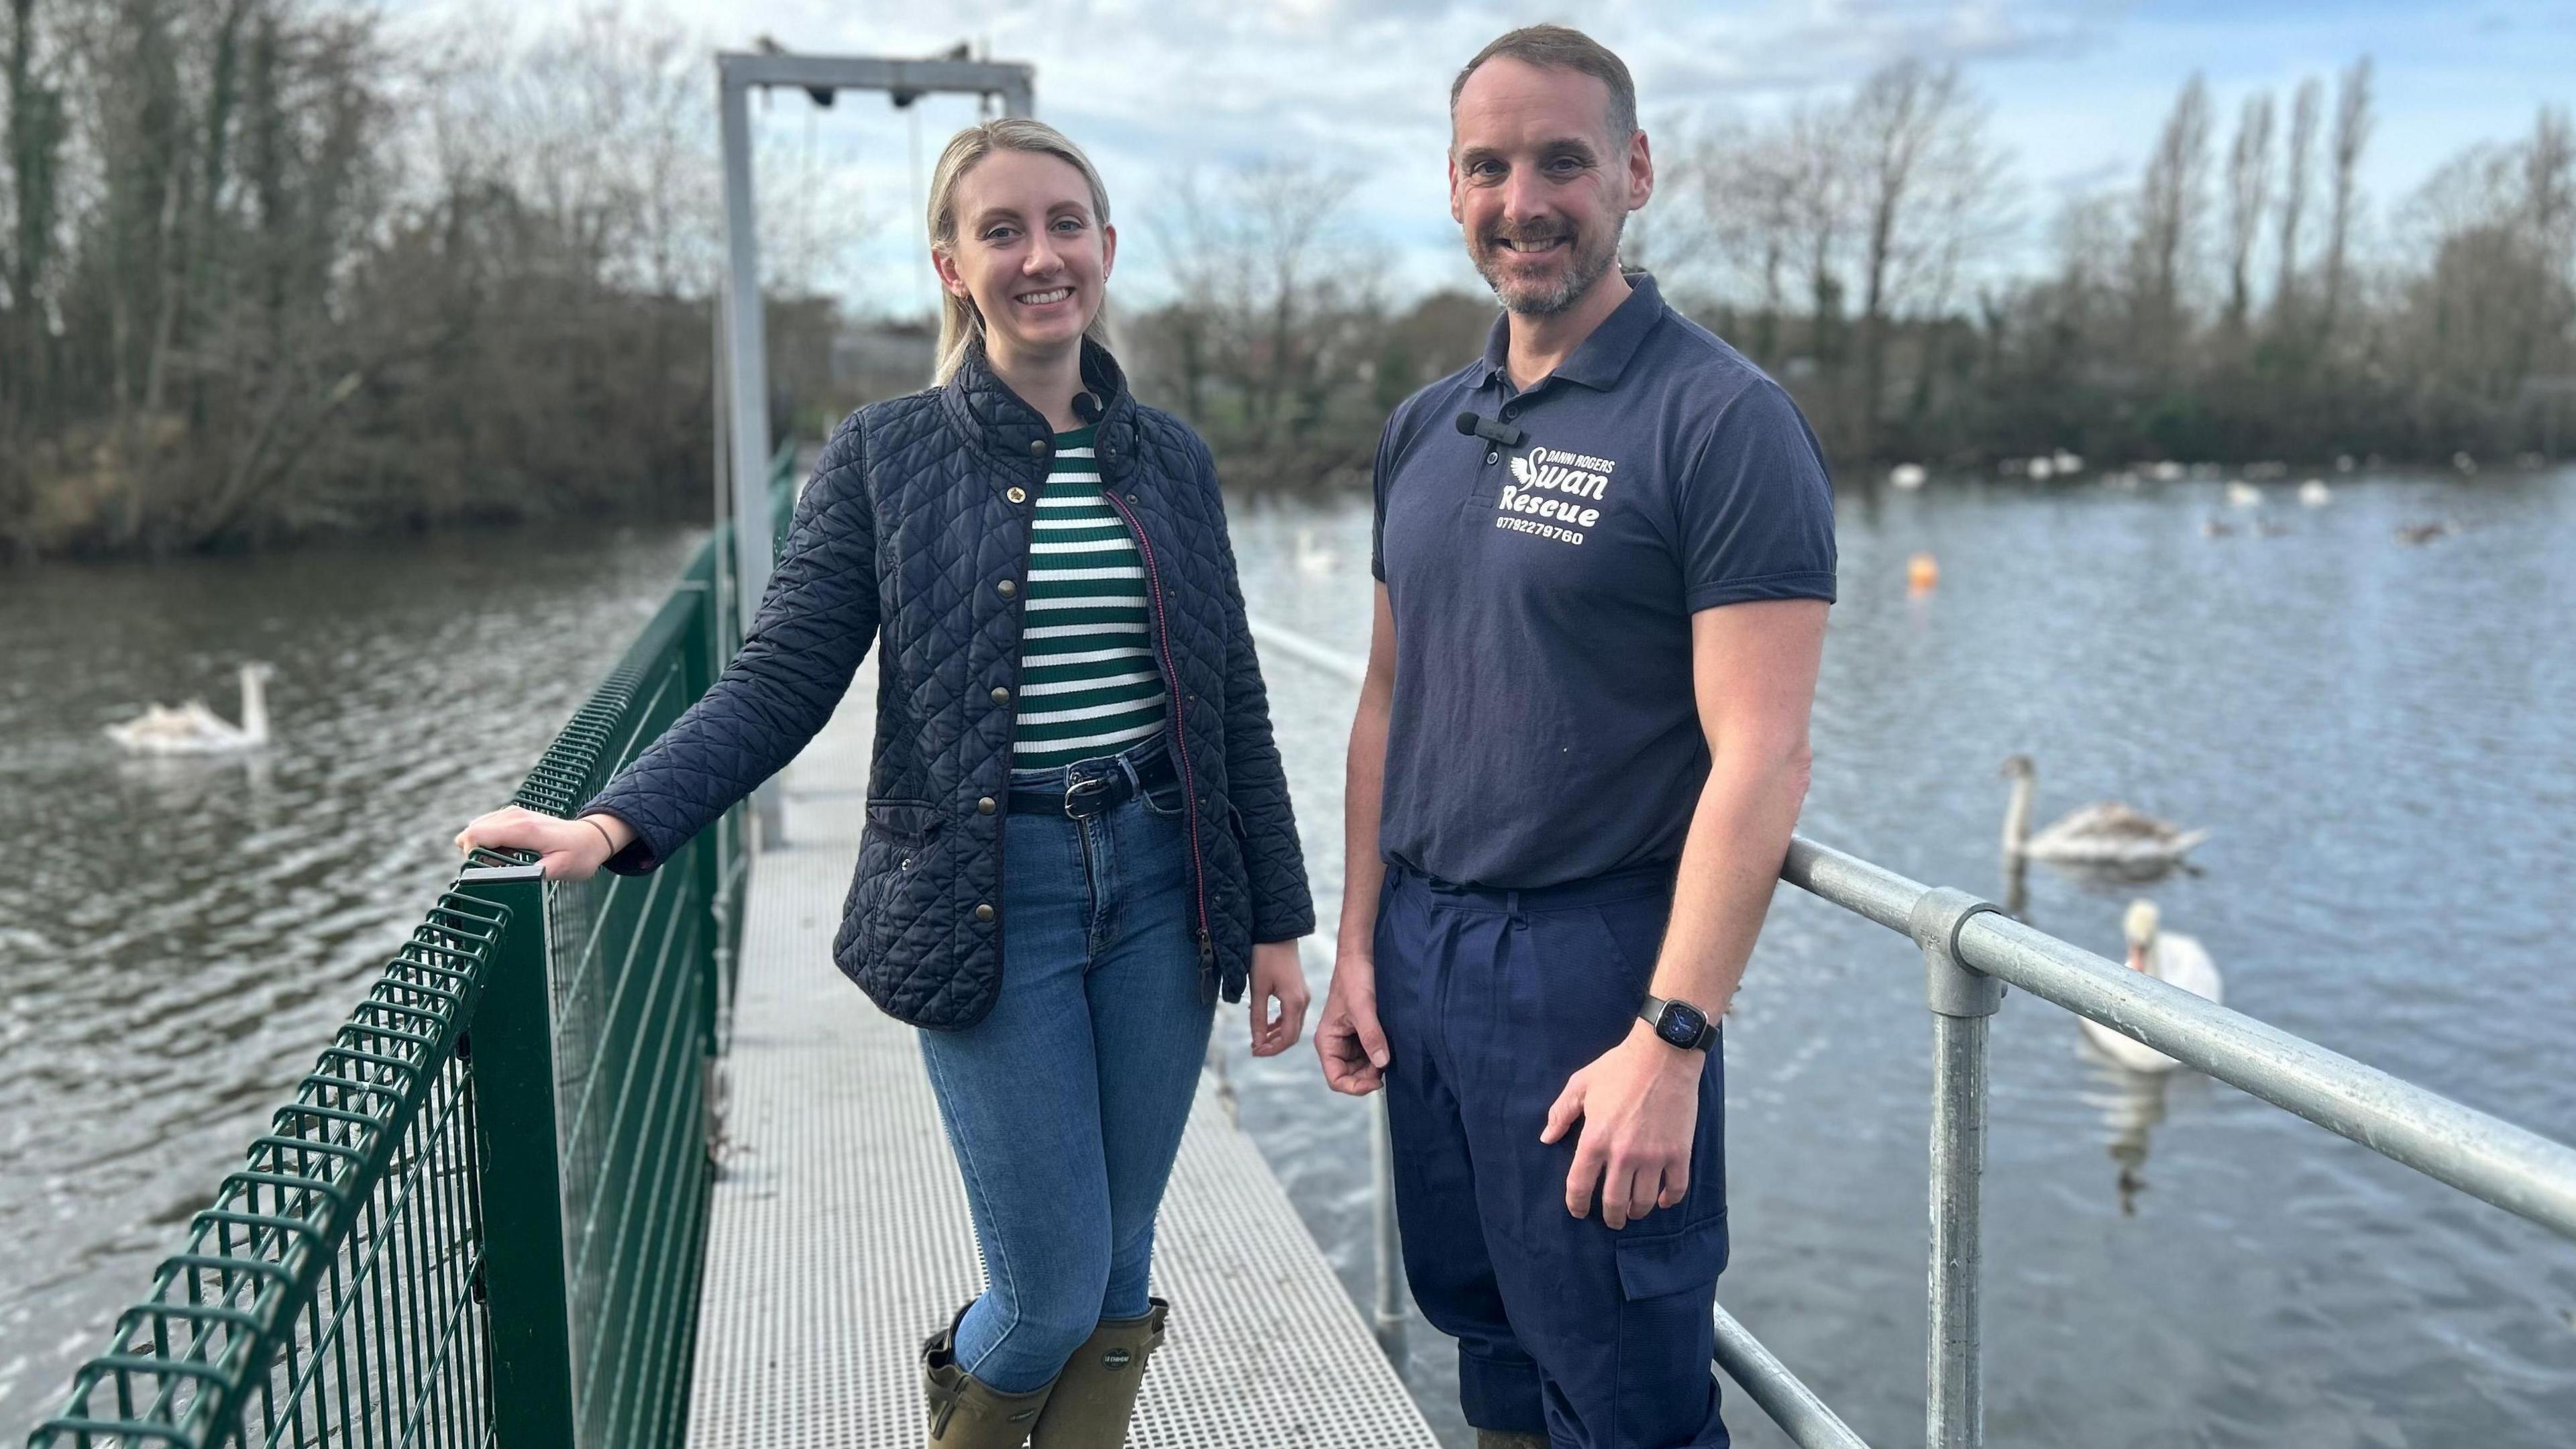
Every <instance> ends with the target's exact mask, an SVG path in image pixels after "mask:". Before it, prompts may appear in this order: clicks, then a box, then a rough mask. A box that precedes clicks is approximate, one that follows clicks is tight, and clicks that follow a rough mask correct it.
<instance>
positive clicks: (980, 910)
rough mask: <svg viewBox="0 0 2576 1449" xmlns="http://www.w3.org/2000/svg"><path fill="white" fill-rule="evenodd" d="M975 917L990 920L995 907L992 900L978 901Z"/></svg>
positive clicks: (980, 919)
mask: <svg viewBox="0 0 2576 1449" xmlns="http://www.w3.org/2000/svg"><path fill="white" fill-rule="evenodd" d="M975 919H976V920H979V921H989V920H991V919H993V907H992V905H991V903H990V902H979V903H977V905H976V907H975Z"/></svg>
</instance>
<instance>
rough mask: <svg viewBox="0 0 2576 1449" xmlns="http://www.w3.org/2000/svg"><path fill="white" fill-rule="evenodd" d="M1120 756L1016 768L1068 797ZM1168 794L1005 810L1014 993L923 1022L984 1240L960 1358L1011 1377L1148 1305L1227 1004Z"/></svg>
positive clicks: (1006, 911) (1013, 1384) (1177, 809)
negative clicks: (1160, 1230) (1201, 934)
mask: <svg viewBox="0 0 2576 1449" xmlns="http://www.w3.org/2000/svg"><path fill="white" fill-rule="evenodd" d="M1160 748H1161V745H1160V742H1159V741H1151V742H1148V744H1147V745H1146V746H1144V747H1142V748H1139V749H1131V750H1130V751H1128V753H1127V754H1126V755H1125V756H1121V757H1118V759H1122V760H1127V761H1129V762H1131V763H1132V762H1133V761H1134V760H1135V759H1138V758H1144V757H1147V756H1148V755H1149V752H1151V751H1155V750H1159V749H1160ZM1119 768H1121V766H1120V765H1119V764H1118V763H1117V761H1116V760H1100V761H1093V760H1079V761H1076V762H1074V763H1073V764H1071V765H1068V766H1064V767H1062V768H1060V769H1054V770H1014V771H1012V772H1011V783H1012V785H1013V786H1014V787H1015V788H1023V789H1025V788H1031V787H1035V788H1042V789H1052V790H1054V791H1057V792H1059V793H1060V792H1061V791H1062V790H1063V789H1064V785H1065V779H1066V775H1067V772H1068V771H1071V772H1080V773H1083V774H1088V775H1100V774H1105V773H1110V772H1114V771H1116V770H1117V769H1119ZM1160 793H1161V798H1159V799H1157V798H1151V797H1149V796H1147V795H1146V794H1144V793H1142V792H1140V793H1138V794H1136V795H1133V796H1131V797H1130V798H1129V799H1128V800H1126V801H1125V802H1124V803H1122V804H1120V805H1117V806H1115V807H1113V808H1111V809H1109V810H1106V811H1104V812H1102V813H1101V814H1099V815H1096V816H1093V817H1092V818H1090V819H1088V820H1079V821H1077V820H1071V819H1067V818H1064V817H1062V816H1048V815H1041V814H1012V815H1006V816H1005V817H1004V818H1003V823H1002V959H1003V971H1002V990H1001V997H1000V999H999V1000H998V1001H997V1002H996V1003H995V1004H994V1007H993V1011H992V1014H991V1015H989V1016H987V1017H985V1018H984V1019H983V1020H982V1021H980V1022H977V1023H976V1024H975V1025H974V1026H972V1027H969V1028H967V1029H966V1030H964V1031H955V1032H935V1031H925V1032H923V1033H921V1054H922V1057H923V1059H924V1060H925V1061H926V1062H927V1063H928V1064H929V1068H930V1084H931V1088H932V1090H933V1091H935V1092H936V1093H937V1094H938V1097H939V1114H940V1120H941V1121H942V1122H943V1123H944V1124H945V1125H946V1127H947V1129H948V1142H949V1145H950V1147H952V1148H953V1149H955V1151H956V1153H957V1167H958V1171H959V1172H960V1173H961V1174H962V1175H963V1176H964V1178H965V1180H966V1201H967V1205H968V1206H969V1207H970V1208H971V1209H972V1210H973V1212H974V1216H975V1238H976V1242H977V1243H978V1245H979V1246H981V1247H982V1249H983V1253H984V1271H985V1279H986V1287H985V1289H984V1293H983V1296H981V1297H979V1298H977V1299H976V1300H975V1303H974V1306H973V1307H971V1308H969V1309H968V1310H967V1312H966V1316H965V1319H964V1321H963V1322H961V1323H960V1324H959V1325H958V1328H957V1349H956V1351H957V1363H958V1365H959V1366H960V1367H961V1368H963V1369H965V1370H966V1371H967V1372H968V1373H970V1374H973V1375H974V1376H975V1377H976V1378H978V1379H981V1380H983V1381H984V1382H985V1383H986V1384H987V1385H989V1386H991V1387H992V1388H994V1389H997V1390H999V1391H1001V1392H1003V1393H1025V1392H1027V1391H1028V1390H1030V1389H1034V1388H1037V1387H1039V1386H1040V1385H1042V1384H1044V1383H1046V1382H1047V1381H1048V1380H1050V1379H1053V1378H1054V1377H1055V1376H1056V1374H1057V1372H1058V1371H1060V1370H1061V1369H1062V1368H1063V1367H1064V1365H1065V1361H1066V1360H1067V1359H1069V1358H1071V1357H1072V1356H1073V1351H1074V1350H1075V1349H1077V1348H1080V1347H1081V1346H1082V1342H1083V1340H1084V1339H1087V1338H1089V1337H1090V1336H1091V1332H1092V1330H1093V1329H1094V1328H1096V1327H1098V1326H1099V1324H1100V1321H1101V1320H1102V1319H1104V1318H1136V1317H1141V1316H1143V1315H1144V1314H1145V1313H1146V1312H1148V1311H1149V1309H1150V1304H1149V1303H1148V1301H1147V1298H1146V1291H1145V1288H1146V1274H1147V1269H1148V1267H1149V1266H1150V1263H1151V1260H1152V1257H1153V1251H1154V1210H1155V1208H1156V1207H1157V1206H1159V1205H1160V1204H1161V1202H1162V1198H1163V1184H1164V1182H1165V1180H1166V1179H1168V1178H1169V1177H1170V1176H1171V1171H1172V1158H1173V1156H1174V1155H1175V1154H1176V1153H1178V1152H1179V1150H1180V1145H1181V1128H1182V1126H1183V1124H1184V1123H1186V1122H1187V1121H1188V1119H1189V1113H1190V1097H1191V1094H1192V1093H1193V1092H1194V1091H1195V1090H1196V1089H1197V1083H1198V1076H1199V1066H1200V1064H1201V1062H1202V1061H1203V1060H1204V1059H1205V1056H1206V1052H1207V1040H1208V1027H1209V1023H1210V1021H1211V1020H1212V1019H1213V1017H1214V1014H1215V1008H1214V1006H1213V1005H1212V1004H1211V1003H1208V1002H1205V1001H1202V1000H1201V999H1200V998H1199V969H1198V952H1197V945H1196V937H1195V936H1194V935H1193V934H1192V932H1191V929H1190V911H1191V909H1192V906H1191V897H1190V880H1189V841H1188V838H1187V826H1186V824H1185V823H1184V822H1183V821H1182V820H1181V818H1180V816H1181V810H1182V804H1183V802H1182V797H1181V793H1180V788H1179V787H1178V786H1177V785H1165V786H1164V787H1162V790H1161V792H1160Z"/></svg>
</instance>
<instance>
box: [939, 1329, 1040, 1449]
mask: <svg viewBox="0 0 2576 1449" xmlns="http://www.w3.org/2000/svg"><path fill="white" fill-rule="evenodd" d="M969 1306H970V1307H971V1306H972V1305H971V1304H970V1305H969ZM965 1316H966V1310H965V1309H964V1308H960V1309H958V1310H957V1316H956V1317H955V1318H951V1319H949V1320H948V1326H947V1327H946V1328H943V1329H941V1330H939V1331H938V1332H937V1333H934V1334H932V1335H931V1336H930V1338H929V1340H928V1341H927V1342H925V1343H923V1344H922V1346H921V1394H922V1397H923V1398H924V1399H927V1400H928V1401H929V1403H930V1443H931V1444H932V1445H934V1446H936V1449H1020V1446H1021V1445H1022V1444H1024V1443H1026V1442H1027V1441H1028V1437H1029V1430H1030V1429H1031V1428H1033V1427H1035V1426H1036V1424H1037V1421H1038V1415H1039V1414H1040V1413H1042V1412H1043V1411H1044V1410H1045V1409H1046V1406H1047V1399H1048V1396H1050V1395H1052V1394H1053V1393H1054V1392H1055V1384H1053V1383H1045V1384H1040V1385H1038V1386H1037V1387H1036V1388H1034V1389H1031V1390H1029V1391H1028V1392H1027V1393H1025V1394H1006V1393H1002V1392H1001V1391H999V1390H997V1389H995V1388H993V1387H992V1386H991V1385H990V1384H987V1383H985V1382H984V1381H983V1380H982V1379H979V1378H977V1377H975V1376H974V1375H973V1374H970V1373H968V1372H966V1371H965V1370H964V1369H961V1368H959V1367H958V1366H957V1324H958V1321H959V1320H960V1319H963V1318H964V1317H965Z"/></svg>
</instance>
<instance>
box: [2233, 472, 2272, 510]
mask: <svg viewBox="0 0 2576 1449" xmlns="http://www.w3.org/2000/svg"><path fill="white" fill-rule="evenodd" d="M2227 506H2228V507H2230V508H2260V507H2262V506H2263V490H2262V489H2260V488H2257V487H2255V486H2254V485H2253V484H2251V483H2248V482H2246V481H2244V480H2243V479H2241V478H2240V479H2235V480H2232V481H2230V482H2229V483H2228V485H2227Z"/></svg>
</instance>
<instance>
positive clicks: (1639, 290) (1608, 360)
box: [1478, 272, 1664, 392]
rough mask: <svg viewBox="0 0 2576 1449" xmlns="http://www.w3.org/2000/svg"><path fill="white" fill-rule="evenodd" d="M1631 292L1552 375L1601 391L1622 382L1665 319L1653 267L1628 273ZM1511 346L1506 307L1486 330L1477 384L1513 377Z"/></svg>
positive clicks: (1509, 324)
mask: <svg viewBox="0 0 2576 1449" xmlns="http://www.w3.org/2000/svg"><path fill="white" fill-rule="evenodd" d="M1622 275H1624V276H1626V277H1627V279H1628V297H1627V300H1626V301H1623V302H1621V303H1620V304H1619V305H1618V306H1617V307H1616V308H1614V309H1613V310H1612V311H1611V313H1610V315H1609V316H1607V317H1604V318H1602V319H1601V325H1600V326H1598V327H1595V328H1593V329H1592V335H1591V336H1589V337H1586V338H1584V339H1583V341H1582V342H1580V343H1578V344H1577V345H1576V346H1575V349H1574V352H1573V354H1572V355H1571V356H1569V357H1567V358H1566V359H1565V361H1563V362H1560V363H1558V364H1557V366H1556V371H1554V372H1552V373H1549V374H1548V376H1549V377H1558V378H1563V379H1565V380H1566V381H1567V382H1574V383H1581V384H1582V385H1583V386H1585V387H1588V388H1591V389H1593V390H1594V391H1596V392H1606V391H1608V390H1609V389H1611V388H1613V387H1616V386H1618V384H1619V375H1620V374H1621V373H1624V372H1626V371H1627V370H1628V359H1630V358H1632V357H1635V356H1636V355H1637V349H1638V348H1639V347H1640V346H1642V345H1644V343H1645V340H1646V334H1647V333H1649V332H1652V331H1654V330H1655V324H1656V323H1658V322H1660V321H1662V320H1663V318H1664V299H1663V295H1662V294H1661V293H1660V292H1658V291H1657V290H1656V289H1655V278H1654V275H1653V274H1652V273H1650V272H1626V273H1623V274H1622ZM1511 345H1512V314H1511V313H1509V312H1505V313H1504V314H1503V315H1501V316H1500V317H1497V318H1495V319H1494V326H1493V330H1492V331H1491V332H1488V333H1486V334H1485V372H1484V376H1483V378H1482V379H1481V380H1480V381H1479V383H1478V386H1480V387H1482V386H1487V385H1490V384H1492V383H1493V381H1494V380H1495V379H1497V378H1501V379H1503V380H1505V381H1507V382H1508V381H1509V380H1510V377H1511V374H1510V371H1509V370H1508V368H1507V367H1506V365H1505V364H1506V363H1508V362H1509V361H1510V353H1511Z"/></svg>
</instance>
